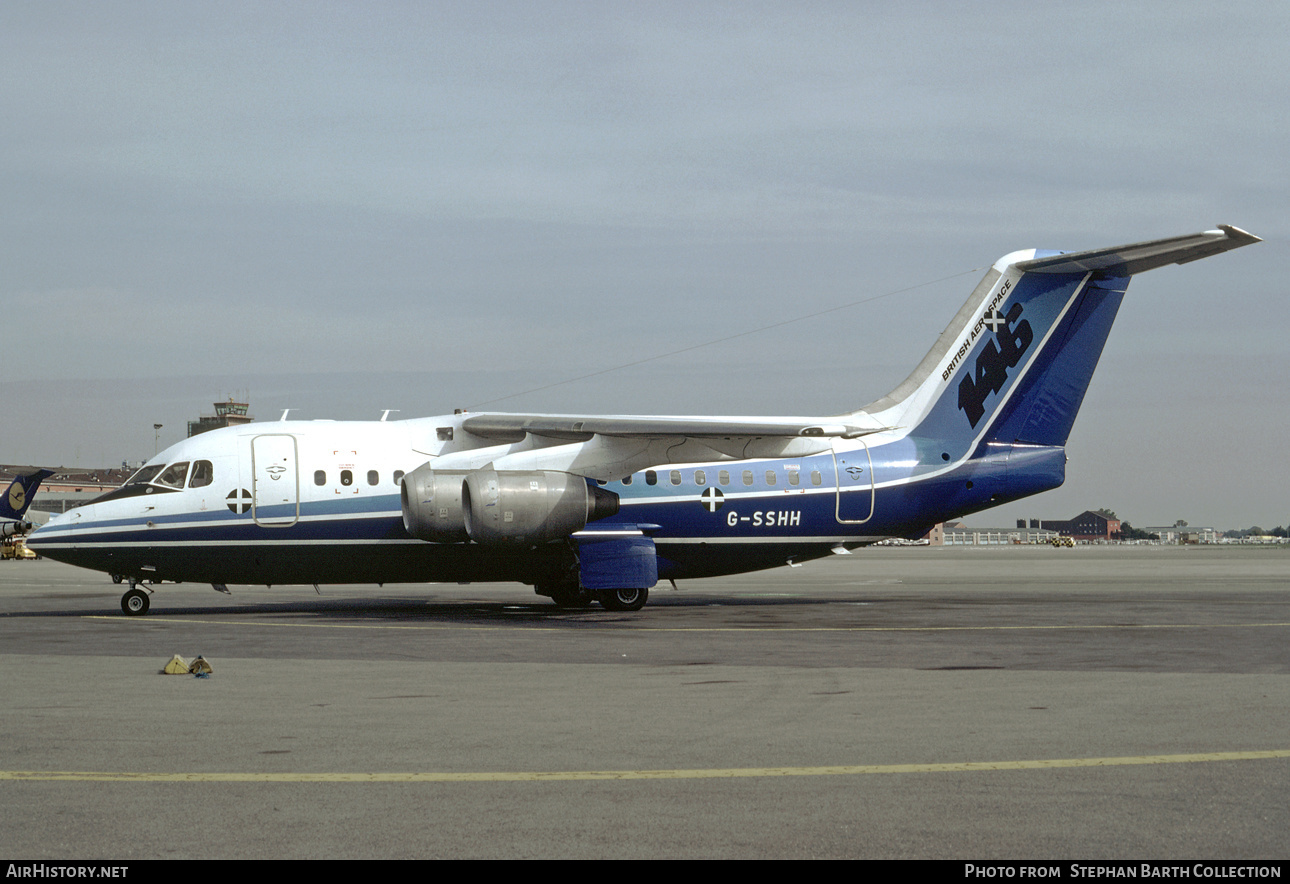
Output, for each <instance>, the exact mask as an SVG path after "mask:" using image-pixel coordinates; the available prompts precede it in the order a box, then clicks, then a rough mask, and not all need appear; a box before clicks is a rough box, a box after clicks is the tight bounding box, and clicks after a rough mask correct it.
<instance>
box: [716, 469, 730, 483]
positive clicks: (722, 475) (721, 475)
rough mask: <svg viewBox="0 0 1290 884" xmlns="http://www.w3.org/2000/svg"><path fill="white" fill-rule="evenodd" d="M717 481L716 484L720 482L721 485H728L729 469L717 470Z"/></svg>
mask: <svg viewBox="0 0 1290 884" xmlns="http://www.w3.org/2000/svg"><path fill="white" fill-rule="evenodd" d="M717 483H718V484H721V485H729V484H730V471H729V470H721V471H720V472H718V473H717Z"/></svg>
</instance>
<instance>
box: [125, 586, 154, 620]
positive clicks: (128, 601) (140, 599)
mask: <svg viewBox="0 0 1290 884" xmlns="http://www.w3.org/2000/svg"><path fill="white" fill-rule="evenodd" d="M121 611H122V612H123V613H124V614H125V615H126V616H127V617H142V616H143V615H144V614H146V613H148V593H146V592H145V591H143V590H142V589H138V588H137V587H136V588H133V589H131V590H129V591H128V592H126V594H125V595H123V596H121Z"/></svg>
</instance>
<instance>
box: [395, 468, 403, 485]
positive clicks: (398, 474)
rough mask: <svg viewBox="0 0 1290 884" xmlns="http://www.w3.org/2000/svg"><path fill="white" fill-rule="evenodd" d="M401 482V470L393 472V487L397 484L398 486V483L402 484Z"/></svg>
mask: <svg viewBox="0 0 1290 884" xmlns="http://www.w3.org/2000/svg"><path fill="white" fill-rule="evenodd" d="M402 481H403V470H395V471H394V484H395V485H398V484H399V483H400V482H402Z"/></svg>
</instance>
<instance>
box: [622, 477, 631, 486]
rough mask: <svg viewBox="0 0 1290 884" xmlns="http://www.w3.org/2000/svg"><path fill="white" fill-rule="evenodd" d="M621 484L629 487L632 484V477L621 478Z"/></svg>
mask: <svg viewBox="0 0 1290 884" xmlns="http://www.w3.org/2000/svg"><path fill="white" fill-rule="evenodd" d="M623 484H624V485H630V484H632V477H631V476H623Z"/></svg>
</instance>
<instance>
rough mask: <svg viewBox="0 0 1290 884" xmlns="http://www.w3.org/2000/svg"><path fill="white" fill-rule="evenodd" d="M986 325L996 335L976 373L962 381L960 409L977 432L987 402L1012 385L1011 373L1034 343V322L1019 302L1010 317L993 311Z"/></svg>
mask: <svg viewBox="0 0 1290 884" xmlns="http://www.w3.org/2000/svg"><path fill="white" fill-rule="evenodd" d="M984 323H985V325H986V326H987V327H988V328H989V329H990V331H992V332H994V338H993V340H989V341H986V344H985V349H983V350H982V351H981V353H980V355H978V356H977V358H976V365H975V370H974V371H972V372H969V373H968V374H966V375H964V377H963V380H961V381H959V408H960V409H961V410H962V411H963V413H964V414H966V415H967V419H968V423H970V424H971V425H972V427H973V429H975V428H976V425H977V422H978V421H980V420H981V416H982V415H984V414H985V399H986V397H987V396H989V395H990V394H991V393H998V392H999V391H1000V390H1002V389H1003V385H1004V384H1005V383H1007V382H1008V370H1009V369H1011V368H1016V366H1017V363H1018V362H1020V361H1021V356H1022V354H1024V353H1025V352H1026V350H1027V349H1028V348H1029V347H1030V342H1031V341H1033V340H1034V337H1035V335H1034V333H1033V332H1032V331H1031V330H1030V323H1029V322H1027V321H1026V320H1024V319H1022V318H1021V304H1020V303H1015V304H1013V305H1012V307H1011V308H1010V309H1009V310H1008V313H1007V315H1004V314H1001V313H999V311H998V310H991V311H990V312H989V313H987V314H986V315H985V317H984Z"/></svg>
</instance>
